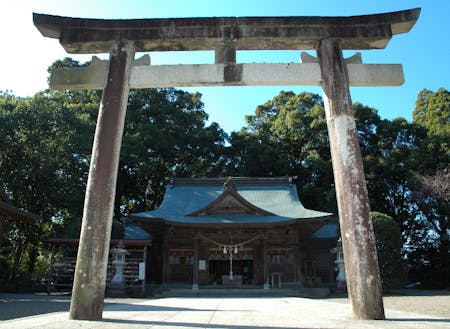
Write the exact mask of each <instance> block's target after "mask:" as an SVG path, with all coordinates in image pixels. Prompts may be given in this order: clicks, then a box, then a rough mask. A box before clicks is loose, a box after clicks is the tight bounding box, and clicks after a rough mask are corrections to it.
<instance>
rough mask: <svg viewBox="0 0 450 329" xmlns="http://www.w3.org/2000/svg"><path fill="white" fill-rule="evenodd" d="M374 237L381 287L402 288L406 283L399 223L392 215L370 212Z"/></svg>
mask: <svg viewBox="0 0 450 329" xmlns="http://www.w3.org/2000/svg"><path fill="white" fill-rule="evenodd" d="M370 218H371V220H372V223H373V230H374V233H375V238H376V245H377V253H378V265H379V267H380V274H381V281H382V283H383V289H391V288H402V287H404V285H405V283H406V263H405V261H404V259H403V257H402V253H401V250H402V246H403V243H402V239H401V232H400V225H399V224H398V223H397V222H395V221H394V220H393V219H392V217H390V216H388V215H385V214H382V213H379V212H371V213H370Z"/></svg>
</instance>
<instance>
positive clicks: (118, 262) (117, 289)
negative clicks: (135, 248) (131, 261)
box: [109, 241, 129, 296]
mask: <svg viewBox="0 0 450 329" xmlns="http://www.w3.org/2000/svg"><path fill="white" fill-rule="evenodd" d="M111 253H112V256H113V261H112V265H113V266H114V269H115V274H114V276H113V278H112V279H111V284H110V289H109V290H110V295H112V296H123V295H125V278H124V276H123V270H124V268H125V265H126V264H127V262H126V261H125V256H126V255H127V254H129V253H128V251H126V249H125V246H124V244H123V241H120V242H119V244H118V245H117V247H116V248H113V249H111Z"/></svg>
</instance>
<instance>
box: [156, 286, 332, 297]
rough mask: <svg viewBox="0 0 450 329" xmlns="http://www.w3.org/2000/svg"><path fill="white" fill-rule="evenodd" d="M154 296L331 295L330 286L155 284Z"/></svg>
mask: <svg viewBox="0 0 450 329" xmlns="http://www.w3.org/2000/svg"><path fill="white" fill-rule="evenodd" d="M152 291H153V295H152V297H153V298H169V297H204V298H208V297H209V298H213V297H236V298H246V297H305V298H324V297H328V296H329V295H330V289H329V288H326V287H325V288H299V287H295V288H291V287H286V288H273V289H263V288H262V287H255V286H252V287H243V288H217V287H216V286H205V287H200V289H198V290H192V287H188V286H184V287H183V286H168V285H166V286H154V287H153V288H152Z"/></svg>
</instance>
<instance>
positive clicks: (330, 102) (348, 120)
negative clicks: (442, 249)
mask: <svg viewBox="0 0 450 329" xmlns="http://www.w3.org/2000/svg"><path fill="white" fill-rule="evenodd" d="M318 55H319V56H318V57H319V61H320V66H321V70H322V79H323V83H322V87H323V99H324V103H325V113H326V118H327V126H328V134H329V136H330V149H331V157H332V163H333V173H334V181H335V186H336V197H337V202H338V210H339V221H340V226H341V237H342V246H343V249H344V261H345V269H346V274H347V291H348V295H349V299H350V304H351V306H352V310H353V317H354V318H355V319H366V320H377V319H384V308H383V295H382V289H381V279H380V274H379V268H378V257H377V251H376V246H375V236H374V233H373V227H372V222H371V221H370V218H369V213H370V206H369V198H368V193H367V186H366V181H365V178H364V168H363V163H362V157H361V150H360V146H359V140H358V135H357V131H356V124H355V119H354V116H353V108H352V102H351V99H350V90H349V81H348V73H347V69H346V65H345V64H344V59H343V57H342V51H341V48H340V43H339V40H336V39H325V40H323V41H322V43H321V45H320V48H319V50H318Z"/></svg>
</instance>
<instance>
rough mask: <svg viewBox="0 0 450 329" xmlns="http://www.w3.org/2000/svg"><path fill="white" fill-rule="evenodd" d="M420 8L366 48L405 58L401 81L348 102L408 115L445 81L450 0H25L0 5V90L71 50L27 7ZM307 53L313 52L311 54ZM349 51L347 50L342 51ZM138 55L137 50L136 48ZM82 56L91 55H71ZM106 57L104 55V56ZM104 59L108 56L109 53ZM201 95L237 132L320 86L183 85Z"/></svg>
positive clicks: (157, 12)
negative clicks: (249, 118)
mask: <svg viewBox="0 0 450 329" xmlns="http://www.w3.org/2000/svg"><path fill="white" fill-rule="evenodd" d="M416 7H421V8H422V12H421V15H420V18H419V20H418V22H417V24H416V25H415V26H414V28H413V29H412V30H411V31H410V32H409V33H407V34H402V35H397V36H394V37H393V39H392V40H391V42H390V43H389V45H388V46H387V48H386V49H382V50H370V51H363V52H362V56H363V63H367V64H382V63H393V64H397V63H400V64H403V70H404V73H405V80H406V81H405V84H403V85H402V86H399V87H354V88H351V96H352V100H353V101H354V102H355V101H360V102H361V103H363V104H365V105H368V106H371V107H375V108H376V109H377V110H378V112H379V114H380V116H381V117H382V118H387V119H393V118H396V117H399V116H401V117H404V118H406V119H407V120H409V121H411V120H412V111H413V110H414V103H415V100H416V97H417V94H418V92H419V91H420V90H421V89H423V88H428V89H431V90H437V89H438V88H439V87H444V88H446V89H449V87H450V64H449V60H450V43H449V33H450V22H449V20H450V18H449V17H448V13H449V12H450V1H448V0H434V1H430V0H402V1H392V0H389V1H388V0H386V1H385V0H377V1H373V0H372V1H361V0H340V1H337V0H320V1H306V0H278V1H273V0H271V1H268V0H254V1H253V0H225V1H224V0H164V1H163V0H158V1H154V0H127V1H114V0H96V1H94V0H77V1H73V0H22V1H15V2H8V4H7V5H6V4H3V6H2V10H1V12H0V27H1V31H2V39H3V40H2V41H3V46H2V51H1V52H0V63H1V64H0V65H1V66H2V70H1V74H0V90H9V91H11V92H12V93H14V94H15V95H18V96H31V95H33V94H34V93H35V92H37V91H40V90H43V89H45V88H46V87H47V68H48V66H50V65H51V63H53V62H54V61H55V60H57V59H62V58H64V57H65V56H68V54H66V53H65V52H64V50H63V48H62V47H61V46H60V45H59V43H58V41H57V40H54V39H48V38H44V37H42V36H41V35H40V33H39V32H38V31H37V29H36V28H35V27H34V26H33V23H32V12H38V13H43V14H53V15H61V16H72V17H90V18H164V17H211V16H352V15H365V14H375V13H382V12H389V11H397V10H404V9H411V8H416ZM311 54H313V55H315V54H314V52H312V53H311ZM299 55H300V51H263V52H257V51H251V52H250V51H247V52H238V54H237V61H238V62H275V63H276V62H298V61H299ZM346 55H351V53H349V54H346ZM138 56H140V54H138ZM150 56H151V57H152V64H153V65H158V64H183V63H186V64H188V63H189V64H193V63H213V61H214V54H213V53H212V52H190V53H189V52H182V53H180V52H172V53H150ZM70 57H72V58H74V59H77V60H80V61H82V62H83V61H86V60H89V59H90V56H85V55H70ZM106 57H107V56H106ZM106 57H105V58H106ZM186 89H187V90H189V91H199V92H201V93H202V94H203V97H202V99H203V101H204V103H205V110H206V112H207V113H208V114H209V116H210V121H216V122H218V123H219V124H220V126H221V127H222V128H223V129H224V130H225V131H226V132H228V133H229V132H230V131H234V130H239V129H240V128H241V127H242V126H243V125H244V124H245V119H244V117H245V115H248V114H253V113H254V110H255V108H256V106H257V105H259V104H263V103H264V102H266V101H267V100H270V99H271V98H273V97H274V96H275V95H277V94H278V92H279V91H280V90H292V91H294V92H300V91H312V92H315V93H318V94H321V89H320V88H319V87H305V86H299V87H292V86H288V87H207V88H186Z"/></svg>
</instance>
